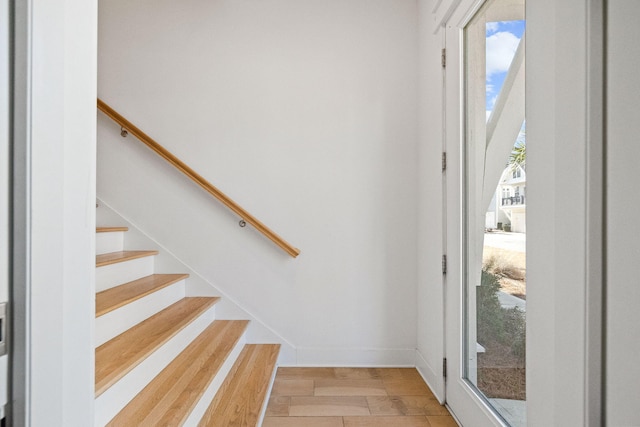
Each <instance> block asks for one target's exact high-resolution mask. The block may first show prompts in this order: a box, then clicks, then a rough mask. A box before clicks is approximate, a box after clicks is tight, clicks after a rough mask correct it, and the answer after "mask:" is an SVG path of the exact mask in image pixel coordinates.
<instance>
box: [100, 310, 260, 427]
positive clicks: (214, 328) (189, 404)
mask: <svg viewBox="0 0 640 427" xmlns="http://www.w3.org/2000/svg"><path fill="white" fill-rule="evenodd" d="M248 325H249V321H248V320H215V321H214V322H212V323H211V324H210V325H209V326H207V328H205V330H204V331H202V332H201V333H200V334H199V335H198V337H196V338H195V339H194V340H193V341H192V342H191V343H189V345H188V346H187V347H185V349H184V350H183V351H182V352H180V354H179V355H178V356H176V357H175V358H174V359H173V360H172V361H171V362H170V363H169V364H168V365H167V366H166V367H165V368H164V369H163V370H162V371H161V372H160V373H159V374H158V375H157V376H156V377H155V378H154V379H153V380H152V381H151V382H150V383H149V384H147V385H146V386H145V388H144V389H143V390H142V391H140V393H138V395H136V397H134V398H133V399H132V400H131V401H130V402H129V403H128V404H127V406H125V407H124V408H123V409H122V410H121V411H120V412H118V414H116V416H115V417H114V418H113V419H112V420H111V421H110V422H109V423H108V424H107V425H111V423H112V422H114V420H116V418H117V417H118V416H119V415H120V414H121V413H122V412H123V411H128V412H129V413H128V414H127V416H128V417H127V420H129V421H131V420H130V418H135V419H136V420H137V421H142V418H144V422H145V423H149V422H150V420H149V419H148V418H149V417H150V416H151V417H153V415H155V417H153V419H154V420H155V421H158V420H163V422H162V423H160V424H162V425H166V419H165V416H166V415H167V414H169V413H170V411H171V410H174V409H175V405H171V404H168V405H167V404H166V403H167V402H162V400H163V399H164V398H167V397H168V398H170V399H173V400H171V402H175V401H179V400H180V399H181V398H182V399H184V398H185V397H186V398H187V399H186V402H182V403H181V405H180V406H179V407H180V410H179V411H180V412H179V413H178V414H172V415H169V417H170V418H174V419H173V420H172V421H176V419H177V418H180V422H184V421H185V420H186V419H187V418H188V417H189V414H190V413H191V411H193V409H194V408H195V407H196V405H197V404H198V402H199V401H200V399H201V398H202V396H203V395H204V393H205V391H206V390H207V388H208V387H209V386H210V385H211V383H212V381H213V380H214V379H215V378H216V376H217V375H218V374H219V373H220V370H221V369H222V368H223V366H224V364H225V363H226V361H227V359H228V358H229V356H230V355H231V354H232V353H233V351H234V348H236V346H237V345H238V343H239V342H240V340H241V339H242V337H243V336H244V334H245V333H246V331H247V327H248ZM212 334H215V335H213V336H212ZM229 337H231V338H232V341H231V342H226V343H225V341H224V340H225V339H227V338H229ZM225 347H228V348H225ZM223 351H224V354H221V352H223ZM196 361H199V362H205V363H204V364H206V366H209V371H208V372H207V377H204V378H203V377H200V378H199V379H200V380H201V381H202V382H201V384H198V388H197V389H194V388H193V385H194V384H193V382H194V380H195V381H197V377H196V375H194V374H195V372H194V371H193V370H192V369H193V365H192V366H191V369H189V368H187V369H184V366H185V364H186V363H189V362H191V363H196ZM198 372H200V371H199V370H198ZM169 383H171V384H173V386H172V387H175V385H176V384H180V383H182V387H183V388H181V389H180V390H179V391H178V393H177V395H176V394H171V395H169V394H167V393H163V392H164V387H163V386H166V384H169ZM161 393H162V394H161ZM185 393H186V396H185ZM145 394H146V395H145ZM159 394H160V395H159ZM160 396H161V397H160ZM158 398H159V399H158ZM144 399H148V400H144ZM148 402H152V407H151V408H150V409H151V410H149V411H146V412H143V413H142V414H140V413H139V412H138V410H139V408H136V406H143V405H144V404H145V403H148ZM163 403H164V404H163ZM130 405H133V406H130ZM157 408H162V409H168V410H162V409H161V412H160V413H155V414H154V412H155V411H154V410H155V409H157ZM125 414H126V412H125ZM121 416H125V415H121ZM138 417H140V419H138ZM153 424H154V425H155V423H153Z"/></svg>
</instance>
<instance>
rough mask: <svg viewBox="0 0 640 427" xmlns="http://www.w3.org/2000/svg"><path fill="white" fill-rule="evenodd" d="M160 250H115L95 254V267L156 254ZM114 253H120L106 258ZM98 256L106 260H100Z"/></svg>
mask: <svg viewBox="0 0 640 427" xmlns="http://www.w3.org/2000/svg"><path fill="white" fill-rule="evenodd" d="M159 253H160V252H159V251H157V250H151V251H116V252H108V253H106V254H100V255H96V268H97V267H104V266H107V265H112V264H118V263H121V262H126V261H131V260H134V259H139V258H145V257H148V256H154V255H158V254H159ZM114 254H121V256H120V257H118V258H111V259H110V258H107V255H110V256H113V255H114ZM100 258H107V259H106V260H100Z"/></svg>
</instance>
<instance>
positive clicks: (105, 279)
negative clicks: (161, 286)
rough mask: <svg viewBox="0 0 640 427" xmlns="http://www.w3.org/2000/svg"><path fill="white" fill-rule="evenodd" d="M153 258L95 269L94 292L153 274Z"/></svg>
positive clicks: (148, 257) (133, 260)
mask: <svg viewBox="0 0 640 427" xmlns="http://www.w3.org/2000/svg"><path fill="white" fill-rule="evenodd" d="M154 258H155V257H153V256H146V257H143V258H136V259H132V260H129V261H124V262H118V263H115V264H109V265H105V266H102V267H97V268H96V292H100V291H104V290H105V289H110V288H113V287H116V286H120V285H122V284H123V283H128V282H132V281H134V280H136V279H140V278H142V277H145V276H150V275H151V274H153V259H154Z"/></svg>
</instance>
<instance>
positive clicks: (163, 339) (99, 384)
mask: <svg viewBox="0 0 640 427" xmlns="http://www.w3.org/2000/svg"><path fill="white" fill-rule="evenodd" d="M195 300H200V302H201V305H200V306H198V307H197V309H196V310H193V311H190V312H188V315H186V316H183V317H182V318H181V320H182V323H174V324H172V325H169V326H168V327H167V326H166V325H165V326H164V328H165V329H164V330H163V333H162V334H156V335H157V337H158V338H157V339H156V340H155V341H151V342H149V343H148V344H147V347H146V348H143V349H141V350H140V351H139V352H138V353H132V354H131V356H130V357H129V359H127V360H125V361H122V365H121V366H120V367H115V368H111V369H110V370H108V373H107V374H101V372H100V369H99V367H98V364H99V363H101V362H102V361H103V360H105V359H106V361H105V363H107V362H108V360H110V359H113V357H108V351H109V350H111V351H115V350H122V349H121V348H118V347H117V343H118V341H123V342H124V343H127V342H128V341H130V340H129V339H128V338H135V337H136V334H137V335H142V337H139V338H144V337H147V338H148V337H150V336H151V335H149V334H146V332H148V331H145V329H150V330H157V325H154V322H158V323H161V322H162V321H163V319H162V317H163V316H170V315H171V314H173V313H171V311H172V310H177V311H180V310H181V309H185V308H186V307H182V306H183V305H187V304H188V303H189V302H190V301H194V302H195ZM219 300H220V298H219V297H186V298H183V299H182V300H180V301H178V302H177V303H174V304H172V305H170V306H169V307H167V308H165V309H164V310H162V311H160V312H158V313H156V314H154V315H153V316H151V317H149V318H148V319H145V320H143V321H142V322H140V323H138V324H137V325H135V326H133V327H132V328H129V329H128V330H127V331H125V332H123V333H122V334H120V335H118V336H116V337H114V338H112V339H111V340H109V341H107V342H106V343H104V344H102V345H100V346H99V347H98V348H96V350H95V355H96V356H95V359H96V362H95V363H96V369H95V397H98V396H100V395H101V394H102V393H104V392H105V391H106V390H107V389H109V387H111V386H112V385H113V384H115V383H116V382H118V381H119V380H120V379H121V378H122V377H124V376H125V375H126V374H128V373H129V372H131V371H132V370H133V369H134V368H135V367H136V366H138V365H139V364H140V363H142V362H143V361H144V360H145V359H146V358H147V357H149V355H151V354H153V353H154V352H155V351H157V350H158V349H159V348H161V347H162V346H163V345H164V344H165V343H167V342H168V341H170V340H171V339H172V338H173V337H174V336H176V335H177V334H178V333H179V332H180V331H182V330H184V329H185V328H186V327H187V326H189V325H190V324H191V323H193V322H194V321H195V320H196V319H197V318H198V317H200V315H202V314H203V313H205V312H206V311H207V310H209V309H210V308H211V307H212V306H213V305H214V304H215V303H217V302H218V301H219ZM168 313H171V314H168ZM152 326H153V327H152ZM176 326H177V327H176ZM135 341H136V342H139V341H140V340H139V339H138V340H135ZM114 346H115V347H116V348H115V349H110V348H109V347H114ZM127 349H128V350H130V349H129V348H127ZM100 353H103V354H104V356H102V355H101V354H100ZM101 359H102V360H101ZM99 375H100V376H101V378H98V377H99Z"/></svg>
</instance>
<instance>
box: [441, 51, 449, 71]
mask: <svg viewBox="0 0 640 427" xmlns="http://www.w3.org/2000/svg"><path fill="white" fill-rule="evenodd" d="M440 60H441V62H442V68H447V49H442V56H441V59H440Z"/></svg>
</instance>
